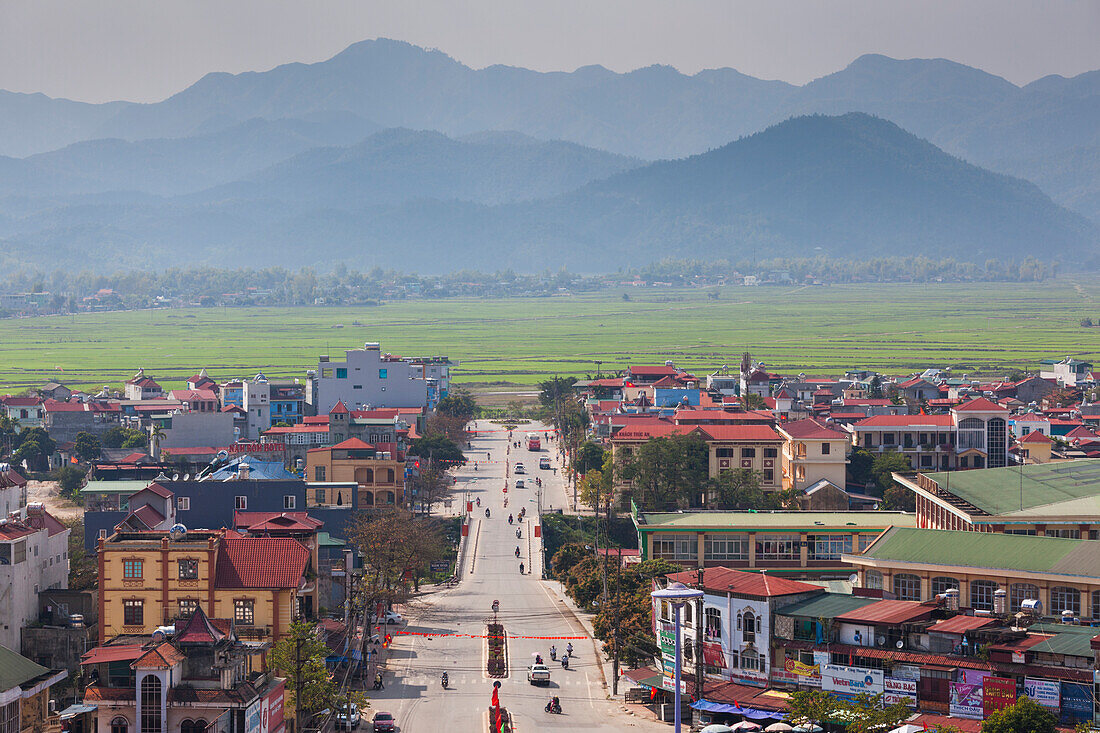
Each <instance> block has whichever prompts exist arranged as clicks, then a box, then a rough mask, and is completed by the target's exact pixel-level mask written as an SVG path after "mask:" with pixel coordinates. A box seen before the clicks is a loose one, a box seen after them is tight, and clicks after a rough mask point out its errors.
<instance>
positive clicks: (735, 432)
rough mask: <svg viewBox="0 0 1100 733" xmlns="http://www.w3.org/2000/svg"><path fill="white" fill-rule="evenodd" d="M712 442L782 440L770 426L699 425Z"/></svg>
mask: <svg viewBox="0 0 1100 733" xmlns="http://www.w3.org/2000/svg"><path fill="white" fill-rule="evenodd" d="M698 429H699V430H700V431H701V432H703V433H705V434H706V435H709V436H710V437H711V438H712V439H714V440H783V438H782V437H781V436H780V435H779V433H777V432H775V428H773V427H772V426H771V425H699V426H698Z"/></svg>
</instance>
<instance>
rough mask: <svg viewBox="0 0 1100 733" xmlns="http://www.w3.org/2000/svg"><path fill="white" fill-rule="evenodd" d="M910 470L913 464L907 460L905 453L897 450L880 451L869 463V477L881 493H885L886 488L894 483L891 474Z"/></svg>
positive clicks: (911, 470)
mask: <svg viewBox="0 0 1100 733" xmlns="http://www.w3.org/2000/svg"><path fill="white" fill-rule="evenodd" d="M912 472H913V464H912V463H910V462H909V459H908V458H907V457H906V456H905V455H903V454H901V453H898V452H897V451H890V452H889V453H881V454H879V455H877V456H875V459H874V461H873V462H872V463H871V478H872V479H873V480H874V482H875V484H876V485H877V486H878V489H879V492H880V493H882V494H885V493H886V490H887V489H889V488H890V487H891V486H893V485H894V477H893V476H892V475H891V474H893V473H912Z"/></svg>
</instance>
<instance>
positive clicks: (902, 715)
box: [844, 694, 913, 733]
mask: <svg viewBox="0 0 1100 733" xmlns="http://www.w3.org/2000/svg"><path fill="white" fill-rule="evenodd" d="M882 697H883V696H882V695H881V694H880V695H867V694H862V695H860V696H859V697H857V698H856V699H855V700H853V701H851V702H849V703H848V704H847V705H846V706H844V710H845V711H846V712H847V718H848V724H847V725H846V726H845V728H846V730H847V733H871V732H872V731H886V730H890V729H891V728H893V727H895V726H897V725H898V724H900V723H901V722H902V721H904V720H906V719H907V718H908V717H909V716H910V715H912V714H913V711H912V710H910V709H909V707H908V706H907V705H905V704H904V703H893V704H891V705H886V704H884V703H883V699H882Z"/></svg>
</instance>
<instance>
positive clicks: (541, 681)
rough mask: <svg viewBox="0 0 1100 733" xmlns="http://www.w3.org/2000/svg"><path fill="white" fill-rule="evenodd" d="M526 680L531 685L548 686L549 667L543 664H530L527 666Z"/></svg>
mask: <svg viewBox="0 0 1100 733" xmlns="http://www.w3.org/2000/svg"><path fill="white" fill-rule="evenodd" d="M527 681H528V682H530V683H531V684H532V685H545V686H547V687H549V686H550V668H549V667H547V666H546V665H545V664H532V665H531V666H530V667H528V668H527Z"/></svg>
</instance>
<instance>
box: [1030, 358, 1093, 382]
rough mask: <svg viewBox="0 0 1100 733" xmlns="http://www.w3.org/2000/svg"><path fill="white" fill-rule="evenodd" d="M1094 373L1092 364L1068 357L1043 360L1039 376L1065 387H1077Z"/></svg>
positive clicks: (1040, 363) (1040, 364)
mask: <svg viewBox="0 0 1100 733" xmlns="http://www.w3.org/2000/svg"><path fill="white" fill-rule="evenodd" d="M1091 373H1092V364H1090V363H1089V362H1087V361H1081V360H1080V359H1074V358H1072V357H1069V356H1067V357H1066V358H1065V359H1043V360H1042V361H1041V362H1039V376H1040V377H1042V378H1043V379H1050V380H1053V381H1055V382H1057V383H1058V384H1059V385H1061V386H1063V387H1076V386H1077V384H1078V382H1086V381H1088V380H1089V378H1090V374H1091Z"/></svg>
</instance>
